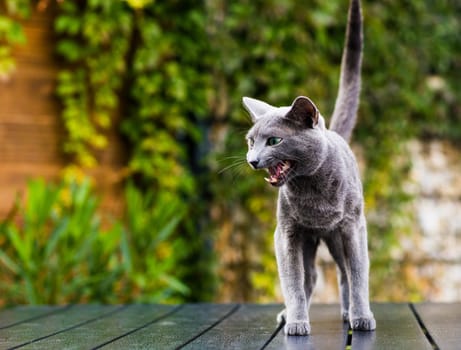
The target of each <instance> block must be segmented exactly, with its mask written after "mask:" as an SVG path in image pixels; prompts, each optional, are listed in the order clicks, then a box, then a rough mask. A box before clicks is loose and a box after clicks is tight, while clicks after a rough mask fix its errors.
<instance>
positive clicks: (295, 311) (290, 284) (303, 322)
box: [275, 228, 310, 335]
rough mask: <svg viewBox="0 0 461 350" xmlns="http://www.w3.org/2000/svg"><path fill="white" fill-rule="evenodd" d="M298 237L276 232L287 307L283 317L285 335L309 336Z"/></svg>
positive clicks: (280, 272)
mask: <svg viewBox="0 0 461 350" xmlns="http://www.w3.org/2000/svg"><path fill="white" fill-rule="evenodd" d="M296 237H297V235H295V234H293V233H291V232H287V231H283V230H281V229H280V228H277V229H276V231H275V252H276V257H277V266H278V272H279V278H280V284H281V287H282V293H283V297H284V299H285V306H286V313H285V314H282V316H281V317H285V322H286V323H285V328H284V329H285V334H287V335H308V334H309V333H310V324H309V317H308V313H307V299H306V294H305V292H304V271H303V270H304V269H303V252H302V245H301V244H300V242H298V241H297V239H296ZM279 316H280V315H279ZM279 321H280V320H279Z"/></svg>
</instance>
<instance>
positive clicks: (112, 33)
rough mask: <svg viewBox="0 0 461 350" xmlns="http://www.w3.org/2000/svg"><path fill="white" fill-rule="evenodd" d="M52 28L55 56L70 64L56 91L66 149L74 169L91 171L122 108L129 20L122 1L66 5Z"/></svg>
mask: <svg viewBox="0 0 461 350" xmlns="http://www.w3.org/2000/svg"><path fill="white" fill-rule="evenodd" d="M55 30H56V32H57V33H58V34H59V35H60V39H59V41H58V43H57V47H56V49H57V52H58V54H60V55H61V56H62V57H64V58H65V59H66V60H67V62H68V68H65V69H63V70H62V71H61V72H60V74H59V76H58V87H57V93H58V96H59V97H60V99H61V102H62V105H63V109H62V118H63V121H64V125H65V128H66V131H67V136H68V137H67V139H66V141H65V143H64V150H65V152H67V153H69V154H71V155H72V156H74V157H75V159H74V161H75V163H77V164H78V165H80V166H83V167H92V166H94V165H96V164H97V159H96V155H95V152H94V150H98V149H104V148H105V147H106V146H107V137H106V135H105V133H106V132H107V130H108V129H109V128H110V127H111V125H112V123H113V119H114V118H115V116H116V111H117V107H119V106H120V101H119V96H118V92H119V89H120V87H121V84H122V81H123V76H124V73H125V71H126V60H125V58H126V55H127V51H128V49H129V39H130V33H131V30H132V16H131V13H130V12H129V9H128V7H127V6H126V4H124V3H123V2H120V1H98V0H92V1H88V2H71V1H64V2H62V3H60V4H59V15H58V16H57V18H56V21H55Z"/></svg>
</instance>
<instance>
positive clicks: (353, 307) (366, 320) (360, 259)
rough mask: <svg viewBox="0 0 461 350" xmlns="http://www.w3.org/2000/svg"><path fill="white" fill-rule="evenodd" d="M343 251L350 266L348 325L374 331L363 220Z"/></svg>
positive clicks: (345, 244) (360, 329)
mask: <svg viewBox="0 0 461 350" xmlns="http://www.w3.org/2000/svg"><path fill="white" fill-rule="evenodd" d="M344 250H345V252H346V255H347V256H348V257H349V266H350V298H351V304H350V313H349V318H350V324H351V328H352V329H354V330H359V331H372V330H374V329H376V321H375V318H374V316H373V313H372V312H371V310H370V302H369V292H368V274H369V261H368V248H367V230H366V225H365V219H363V220H362V222H361V223H360V225H359V228H358V230H357V231H356V232H354V233H353V234H352V236H350V237H349V239H345V240H344Z"/></svg>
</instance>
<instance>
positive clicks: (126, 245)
mask: <svg viewBox="0 0 461 350" xmlns="http://www.w3.org/2000/svg"><path fill="white" fill-rule="evenodd" d="M126 202H127V209H126V214H125V220H124V221H125V227H124V228H123V230H124V231H125V234H124V235H123V236H122V242H121V249H122V253H123V262H124V266H125V268H126V272H127V274H128V276H129V284H128V285H126V286H125V287H124V288H125V289H128V291H129V292H130V293H131V294H133V293H135V294H134V295H132V296H131V297H132V298H133V299H134V300H136V301H137V302H159V301H165V300H172V297H176V298H178V295H187V294H188V293H189V289H188V288H187V286H185V285H184V284H183V283H182V282H181V281H179V280H178V279H177V278H176V277H175V274H176V272H177V265H178V261H180V259H181V258H182V256H181V252H186V251H187V250H185V249H184V248H185V245H186V243H185V242H184V240H183V239H174V238H173V235H174V232H175V230H176V228H177V226H178V224H179V222H180V221H181V220H182V219H183V217H184V213H185V209H186V206H185V205H184V203H182V202H181V201H180V200H179V199H178V198H177V197H175V196H172V194H171V193H169V192H161V193H159V194H158V195H157V196H154V195H153V193H152V192H148V193H147V194H142V193H141V192H140V191H139V190H137V189H136V188H135V187H134V186H133V185H128V186H127V189H126ZM153 231H154V233H155V234H152V233H153Z"/></svg>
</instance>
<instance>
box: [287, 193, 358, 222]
mask: <svg viewBox="0 0 461 350" xmlns="http://www.w3.org/2000/svg"><path fill="white" fill-rule="evenodd" d="M351 204H352V203H350V196H348V193H346V192H344V191H335V192H331V191H325V190H324V189H321V188H316V189H304V190H299V191H298V193H295V194H293V193H291V194H290V193H287V191H283V190H281V191H280V192H279V203H278V220H279V221H284V222H287V223H288V222H292V223H296V224H297V225H302V226H304V227H306V228H312V229H324V230H327V231H329V230H333V229H334V228H335V226H336V225H338V224H339V223H340V222H341V221H342V220H343V219H344V218H345V216H346V215H347V213H348V208H349V207H350V205H351Z"/></svg>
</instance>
